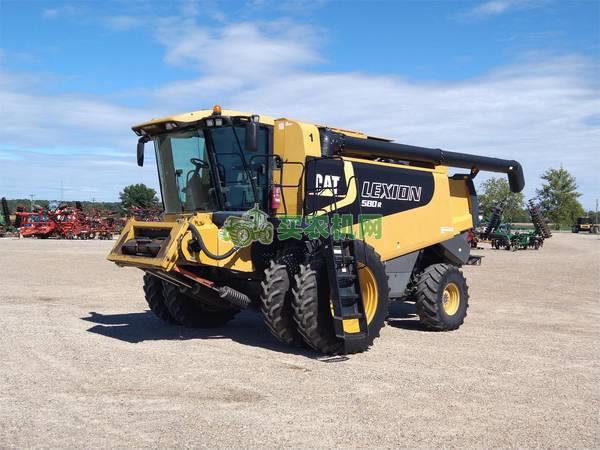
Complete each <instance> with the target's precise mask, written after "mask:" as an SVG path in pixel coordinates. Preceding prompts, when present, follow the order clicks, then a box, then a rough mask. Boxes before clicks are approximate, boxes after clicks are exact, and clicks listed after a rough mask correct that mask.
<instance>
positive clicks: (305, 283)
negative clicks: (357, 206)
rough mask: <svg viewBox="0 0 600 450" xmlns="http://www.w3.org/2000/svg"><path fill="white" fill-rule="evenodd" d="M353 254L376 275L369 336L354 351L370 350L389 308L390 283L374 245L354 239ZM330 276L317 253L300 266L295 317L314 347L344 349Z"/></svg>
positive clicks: (331, 351)
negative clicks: (337, 332)
mask: <svg viewBox="0 0 600 450" xmlns="http://www.w3.org/2000/svg"><path fill="white" fill-rule="evenodd" d="M354 250H355V251H354V256H355V257H356V259H357V262H358V263H359V264H360V265H364V266H366V268H368V269H369V270H370V271H371V273H372V274H373V277H374V279H375V284H376V286H377V294H376V296H375V298H376V301H377V304H376V306H375V312H374V315H373V317H372V319H371V320H370V321H369V322H368V330H369V337H368V339H366V340H365V341H364V342H363V345H362V346H360V347H357V348H356V349H355V352H356V353H358V352H362V351H365V350H367V349H368V348H369V347H370V346H371V345H372V344H373V341H374V340H375V339H376V338H377V337H379V333H380V331H381V328H383V326H384V325H385V319H386V318H387V316H388V312H389V286H388V278H387V275H386V273H385V266H384V265H383V263H382V262H381V257H380V256H379V254H377V253H376V252H375V250H374V249H373V247H371V246H370V245H366V244H364V243H363V242H362V241H355V243H354ZM329 298H330V296H329V280H328V278H327V270H326V266H325V262H324V261H323V259H322V257H319V256H318V255H317V256H316V257H315V258H314V259H313V260H312V261H310V262H309V264H307V265H301V266H300V273H299V274H298V275H296V287H295V289H294V320H295V321H296V325H297V327H298V332H299V333H300V334H301V335H302V337H303V339H304V341H305V342H306V343H307V344H308V345H309V346H311V347H312V348H314V349H315V350H317V351H319V352H322V353H326V354H342V353H344V343H343V341H342V340H341V339H340V338H338V337H337V336H336V335H335V330H334V324H333V316H332V312H331V303H330V300H329Z"/></svg>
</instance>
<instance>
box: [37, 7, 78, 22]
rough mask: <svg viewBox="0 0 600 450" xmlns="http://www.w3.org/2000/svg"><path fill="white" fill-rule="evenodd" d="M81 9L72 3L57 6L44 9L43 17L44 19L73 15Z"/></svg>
mask: <svg viewBox="0 0 600 450" xmlns="http://www.w3.org/2000/svg"><path fill="white" fill-rule="evenodd" d="M78 11H79V9H78V7H75V6H72V5H65V6H60V7H57V8H44V9H42V17H43V18H44V19H50V20H52V19H57V18H59V17H65V16H73V15H75V14H77V12H78Z"/></svg>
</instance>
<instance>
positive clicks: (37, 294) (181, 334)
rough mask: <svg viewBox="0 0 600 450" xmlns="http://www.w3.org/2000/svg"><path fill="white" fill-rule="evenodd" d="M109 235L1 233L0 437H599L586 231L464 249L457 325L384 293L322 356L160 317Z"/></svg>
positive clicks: (594, 442) (127, 441)
mask: <svg viewBox="0 0 600 450" xmlns="http://www.w3.org/2000/svg"><path fill="white" fill-rule="evenodd" d="M110 245H111V243H110V242H102V241H83V242H78V241H35V240H12V239H2V240H0V267H1V269H0V330H1V332H0V333H1V334H0V336H1V339H0V355H2V359H1V361H2V364H1V366H0V447H9V448H23V447H55V448H57V447H58V448H67V447H79V448H82V447H85V448H100V447H136V448H137V447H177V448H182V447H229V448H230V447H284V446H285V447H289V446H292V447H303V448H307V447H332V446H337V447H438V446H448V447H471V446H474V447H596V448H598V447H600V424H599V422H600V414H599V403H600V402H599V400H600V391H599V388H598V386H600V383H599V381H600V380H599V378H600V367H599V366H600V364H599V353H600V352H599V350H598V336H599V333H598V331H599V325H598V324H599V323H600V314H599V312H600V308H599V303H598V299H599V294H600V281H599V274H600V270H599V269H600V267H599V263H598V261H599V256H600V251H599V250H600V239H599V238H598V237H597V236H591V235H585V234H579V235H572V234H559V235H555V236H554V237H553V238H552V239H550V240H549V241H546V244H545V246H544V248H543V249H542V250H540V251H534V250H530V251H519V252H517V253H513V252H507V251H503V250H500V251H494V250H490V249H485V250H481V251H479V252H478V253H479V254H483V255H484V256H485V258H484V262H483V265H482V266H480V267H466V268H465V269H464V271H465V273H466V275H467V279H468V280H469V283H470V293H471V300H470V301H471V305H470V308H469V317H468V318H467V320H466V322H465V324H464V325H463V327H462V328H461V329H460V330H458V331H455V332H450V333H430V332H425V331H422V330H421V329H419V326H418V323H417V322H416V320H415V317H414V310H411V308H409V307H408V305H406V306H402V305H396V306H394V307H393V309H392V314H391V317H390V320H389V322H388V326H387V327H386V328H385V329H384V330H383V332H382V335H381V338H380V339H378V340H377V341H376V342H375V346H374V347H373V348H372V349H371V350H370V351H369V352H367V353H364V354H360V355H354V356H352V357H350V358H348V359H347V360H333V361H332V360H326V359H325V360H324V359H322V358H320V357H319V356H318V355H316V354H315V353H312V352H309V351H294V350H290V349H288V348H286V347H284V346H282V345H280V344H278V343H277V342H276V341H275V339H274V338H272V337H271V336H270V335H269V333H268V331H267V329H266V327H265V326H264V325H263V324H262V322H261V318H260V316H258V315H256V314H251V313H243V314H241V315H239V316H238V318H236V319H235V320H234V321H233V322H231V323H230V325H229V326H228V327H226V328H222V329H218V330H212V331H203V330H190V329H185V328H182V327H178V326H169V325H165V324H163V323H162V322H160V321H159V320H158V319H157V318H155V317H154V316H153V315H152V314H151V313H150V312H148V311H147V308H146V304H145V301H144V298H143V296H142V288H141V278H142V277H141V272H140V271H138V270H135V269H119V268H117V267H116V266H114V265H113V264H110V263H109V262H107V261H105V260H104V257H105V255H106V254H107V253H108V251H109V249H110Z"/></svg>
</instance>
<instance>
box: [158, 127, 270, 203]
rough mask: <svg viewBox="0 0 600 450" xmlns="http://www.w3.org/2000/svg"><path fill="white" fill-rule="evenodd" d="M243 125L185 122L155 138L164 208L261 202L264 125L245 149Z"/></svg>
mask: <svg viewBox="0 0 600 450" xmlns="http://www.w3.org/2000/svg"><path fill="white" fill-rule="evenodd" d="M244 138H245V130H244V127H243V126H224V127H217V128H204V129H198V128H188V129H186V130H181V131H176V132H172V133H168V134H163V135H160V136H157V137H156V138H155V140H154V143H155V150H156V159H157V162H158V172H159V178H160V185H161V191H162V197H163V202H164V206H165V212H167V213H179V212H192V211H245V210H248V209H250V208H252V207H253V206H254V204H255V203H258V204H259V205H261V206H263V207H264V202H265V200H266V196H265V192H264V191H265V190H266V186H267V180H266V179H265V177H266V171H265V170H264V167H265V163H266V155H267V139H268V130H267V128H264V127H261V128H260V129H259V148H258V150H257V151H256V152H246V151H244V143H245V141H244Z"/></svg>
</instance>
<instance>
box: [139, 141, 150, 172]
mask: <svg viewBox="0 0 600 450" xmlns="http://www.w3.org/2000/svg"><path fill="white" fill-rule="evenodd" d="M146 142H148V139H147V138H145V137H141V138H139V140H138V144H137V164H138V166H140V167H143V166H144V144H146Z"/></svg>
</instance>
